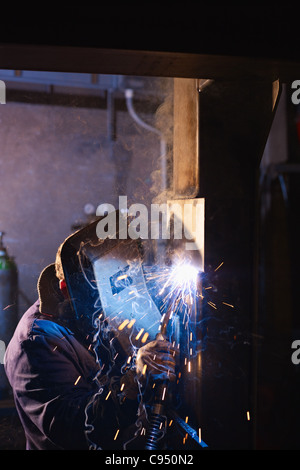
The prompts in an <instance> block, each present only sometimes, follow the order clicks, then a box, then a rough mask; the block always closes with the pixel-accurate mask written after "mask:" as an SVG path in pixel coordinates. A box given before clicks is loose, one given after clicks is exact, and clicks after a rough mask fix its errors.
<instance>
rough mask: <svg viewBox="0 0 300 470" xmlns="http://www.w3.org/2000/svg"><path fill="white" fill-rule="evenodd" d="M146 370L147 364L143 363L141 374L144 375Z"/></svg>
mask: <svg viewBox="0 0 300 470" xmlns="http://www.w3.org/2000/svg"><path fill="white" fill-rule="evenodd" d="M146 370H147V364H145V365H144V367H143V370H142V375H145V374H146Z"/></svg>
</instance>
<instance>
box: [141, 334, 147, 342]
mask: <svg viewBox="0 0 300 470" xmlns="http://www.w3.org/2000/svg"><path fill="white" fill-rule="evenodd" d="M148 336H149V333H145V334H144V336H143V338H142V343H146V341H147V339H148Z"/></svg>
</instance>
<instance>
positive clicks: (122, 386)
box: [120, 384, 125, 392]
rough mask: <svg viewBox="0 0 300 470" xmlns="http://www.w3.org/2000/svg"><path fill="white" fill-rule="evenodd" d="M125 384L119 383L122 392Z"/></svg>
mask: <svg viewBox="0 0 300 470" xmlns="http://www.w3.org/2000/svg"><path fill="white" fill-rule="evenodd" d="M124 387H125V384H122V385H121V388H120V391H121V392H122V391H123V390H124Z"/></svg>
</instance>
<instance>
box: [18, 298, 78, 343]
mask: <svg viewBox="0 0 300 470" xmlns="http://www.w3.org/2000/svg"><path fill="white" fill-rule="evenodd" d="M18 329H19V341H20V342H23V341H24V340H25V341H26V340H34V339H36V338H39V337H45V336H46V337H52V338H58V339H59V338H64V337H66V336H68V335H72V332H71V331H70V330H69V329H68V328H65V327H64V326H62V325H60V324H58V323H56V322H55V321H54V320H53V319H52V318H51V317H50V316H49V318H47V317H46V316H44V315H41V314H40V311H39V302H38V301H37V302H35V303H34V304H33V305H32V307H30V308H29V309H28V310H27V312H25V313H24V315H23V317H22V318H21V320H20V323H19V325H18Z"/></svg>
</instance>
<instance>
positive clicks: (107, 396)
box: [105, 390, 111, 400]
mask: <svg viewBox="0 0 300 470" xmlns="http://www.w3.org/2000/svg"><path fill="white" fill-rule="evenodd" d="M110 394H111V390H110V391H109V392H108V394H107V395H106V398H105V400H108V398H109V396H110Z"/></svg>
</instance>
